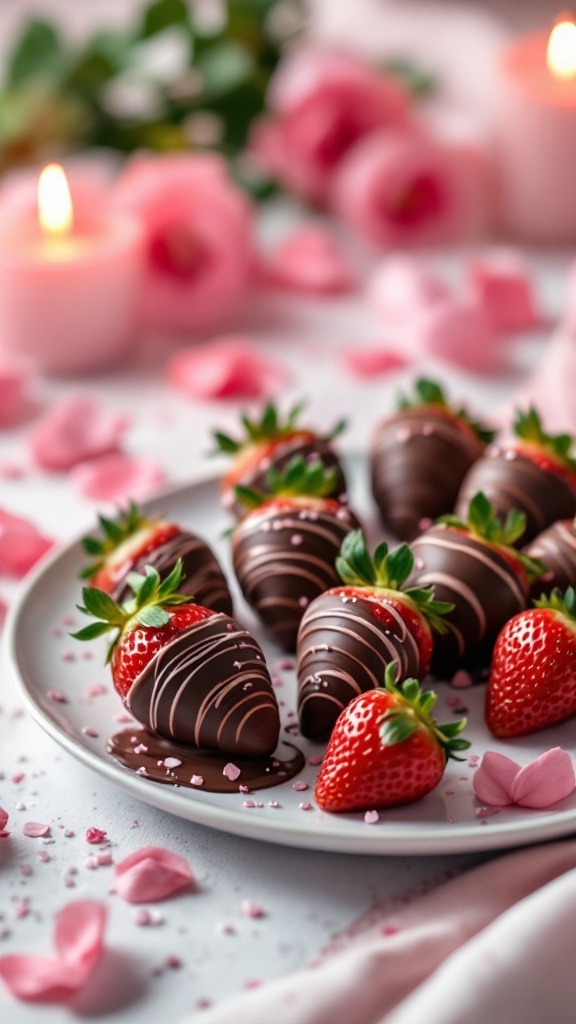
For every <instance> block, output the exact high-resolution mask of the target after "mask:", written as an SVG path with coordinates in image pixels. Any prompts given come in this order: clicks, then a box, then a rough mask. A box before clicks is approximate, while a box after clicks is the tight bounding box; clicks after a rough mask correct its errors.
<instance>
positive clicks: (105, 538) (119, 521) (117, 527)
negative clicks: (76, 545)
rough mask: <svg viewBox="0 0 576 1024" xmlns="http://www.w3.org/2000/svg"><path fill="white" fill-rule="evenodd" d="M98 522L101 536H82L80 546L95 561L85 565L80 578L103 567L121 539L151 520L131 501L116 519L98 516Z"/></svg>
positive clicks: (88, 576) (87, 577) (87, 576)
mask: <svg viewBox="0 0 576 1024" xmlns="http://www.w3.org/2000/svg"><path fill="white" fill-rule="evenodd" d="M98 522H99V523H100V527H101V530H102V536H101V537H90V536H89V537H84V539H83V541H82V546H83V548H84V551H85V552H86V554H88V555H90V557H91V558H93V559H95V561H93V562H91V563H90V564H89V565H87V566H86V568H85V569H83V570H82V572H81V573H80V578H81V579H90V577H91V576H94V575H95V573H97V572H98V571H99V570H100V569H102V568H103V566H104V563H105V561H106V556H107V555H109V554H110V553H111V552H112V551H115V550H116V548H117V547H119V546H120V544H122V543H123V541H125V540H127V539H128V537H132V535H133V534H135V533H136V532H137V531H138V530H141V529H142V527H143V526H147V525H148V524H149V523H150V522H151V520H149V519H147V518H146V516H145V515H144V513H143V512H142V510H141V509H140V508H139V507H138V505H136V503H135V502H133V501H131V502H130V504H129V505H128V507H127V508H125V509H120V510H119V513H118V516H117V517H116V519H106V518H105V517H104V516H98Z"/></svg>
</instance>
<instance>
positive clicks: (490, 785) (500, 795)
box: [472, 750, 520, 807]
mask: <svg viewBox="0 0 576 1024" xmlns="http://www.w3.org/2000/svg"><path fill="white" fill-rule="evenodd" d="M519 771H520V765H519V764H516V762H515V761H512V760H511V758H509V757H506V755H505V754H498V753H497V752H496V751H493V750H488V751H487V752H486V753H485V754H484V757H483V758H482V761H481V763H480V767H479V768H478V770H477V772H476V773H475V775H474V777H473V779H472V785H473V787H474V792H475V794H476V796H477V797H478V799H479V801H480V803H482V804H490V805H491V806H493V807H507V806H508V805H509V804H511V803H513V800H512V796H511V793H512V784H513V782H514V779H515V778H516V776H517V774H518V772H519Z"/></svg>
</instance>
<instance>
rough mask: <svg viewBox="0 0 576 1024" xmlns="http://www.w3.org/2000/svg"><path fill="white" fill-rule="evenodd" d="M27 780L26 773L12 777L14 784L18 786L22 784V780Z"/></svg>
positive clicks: (18, 773) (19, 773)
mask: <svg viewBox="0 0 576 1024" xmlns="http://www.w3.org/2000/svg"><path fill="white" fill-rule="evenodd" d="M25 778H26V776H25V774H24V772H16V773H15V774H14V775H13V776H12V779H11V781H12V782H14V783H15V784H16V785H18V783H19V782H22V779H25Z"/></svg>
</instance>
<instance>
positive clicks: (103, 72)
mask: <svg viewBox="0 0 576 1024" xmlns="http://www.w3.org/2000/svg"><path fill="white" fill-rule="evenodd" d="M131 51H132V43H131V40H130V39H129V38H128V36H126V35H123V34H122V33H120V32H98V33H97V34H96V35H95V36H94V37H93V38H92V39H91V40H90V42H89V43H88V45H87V46H86V49H85V50H84V51H83V53H81V54H80V56H79V57H78V60H77V61H76V63H75V65H74V66H73V68H72V69H71V71H70V74H69V77H68V84H69V85H70V86H78V87H81V88H83V89H94V88H97V87H98V86H100V85H102V84H103V83H104V82H106V81H108V79H109V78H112V77H113V76H114V75H117V74H118V73H119V72H120V71H123V70H124V69H125V68H126V67H128V65H129V63H130V56H131Z"/></svg>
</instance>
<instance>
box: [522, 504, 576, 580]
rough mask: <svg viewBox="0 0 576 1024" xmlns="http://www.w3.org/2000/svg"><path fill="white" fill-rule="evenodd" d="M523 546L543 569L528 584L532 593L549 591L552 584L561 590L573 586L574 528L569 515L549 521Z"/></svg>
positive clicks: (575, 569)
mask: <svg viewBox="0 0 576 1024" xmlns="http://www.w3.org/2000/svg"><path fill="white" fill-rule="evenodd" d="M524 550H525V552H526V554H527V555H529V556H530V558H538V559H539V560H540V561H541V562H542V563H543V565H544V567H545V569H546V572H545V573H544V576H541V577H540V579H539V580H536V582H535V583H533V584H532V590H531V593H532V597H540V595H541V594H550V593H551V591H552V590H554V587H559V589H560V590H561V591H562V593H564V591H565V590H566V588H567V587H576V530H575V529H574V521H573V520H572V519H561V520H560V521H559V522H557V523H553V525H552V526H549V527H548V529H547V530H544V532H543V533H541V534H539V536H538V537H536V538H535V539H534V540H533V541H532V543H531V544H528V545H527V546H526V548H525V549H524Z"/></svg>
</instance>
